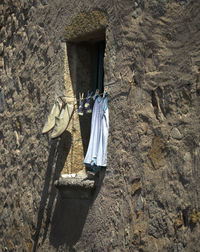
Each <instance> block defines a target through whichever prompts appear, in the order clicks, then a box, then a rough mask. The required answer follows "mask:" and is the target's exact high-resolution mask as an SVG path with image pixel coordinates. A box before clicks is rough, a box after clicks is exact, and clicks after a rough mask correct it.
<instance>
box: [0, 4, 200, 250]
mask: <svg viewBox="0 0 200 252" xmlns="http://www.w3.org/2000/svg"><path fill="white" fill-rule="evenodd" d="M96 10H100V11H102V12H103V13H105V15H106V20H107V21H106V22H107V24H106V51H105V61H104V66H105V74H104V78H105V81H106V82H110V81H112V80H113V81H114V84H112V85H110V86H109V109H110V134H109V144H108V167H107V169H106V170H103V171H102V172H101V173H100V174H99V178H98V181H97V184H96V190H95V193H94V195H93V198H92V199H91V200H86V199H85V200H79V199H62V198H60V196H59V194H58V191H57V189H56V188H55V186H54V182H55V181H56V180H58V179H59V176H60V173H61V171H62V169H63V165H64V160H63V159H61V156H62V155H63V144H64V142H63V141H64V138H63V137H61V138H60V139H57V140H50V138H49V136H48V135H42V134H41V130H42V127H43V124H44V121H45V118H46V117H47V115H48V112H49V111H50V109H51V106H52V104H53V102H54V99H55V95H58V94H63V93H65V91H66V83H65V77H64V75H65V66H64V64H63V62H64V60H65V59H64V57H65V54H64V53H63V46H62V45H63V44H62V43H63V41H64V40H65V36H66V28H67V27H69V26H70V25H71V24H72V23H73V20H74V19H75V18H76V17H77V16H78V15H80V13H90V12H92V11H96ZM199 12H200V2H199V1H192V0H191V1H189V0H187V1H186V0H180V1H179V0H162V1H155V0H140V1H139V0H117V1H111V0H102V1H97V0H85V1H81V0H71V1H68V0H66V1H63V0H51V1H47V0H15V1H12V0H2V1H1V2H0V92H1V93H0V94H1V95H0V109H1V111H0V153H1V155H0V168H1V169H0V181H1V183H0V202H1V204H0V212H1V217H0V251H19V252H21V251H48V252H54V251H55V252H57V251H70V252H71V251H78V252H80V251H87V252H89V251H91V252H92V251H100V252H101V251H116V252H117V251H134V252H139V251H140V252H142V251H144V252H150V251H174V252H182V251H184V252H191V251H195V252H198V251H199V247H200V239H199V237H200V229H199V225H200V223H199V221H198V218H197V217H198V212H199V211H200V205H199V204H200V183H199V181H200V172H199V164H200V146H199V143H200V131H199V125H200V99H199V98H200V43H199V41H200V19H199ZM75 20H76V19H75ZM2 94H4V95H3V96H2ZM2 97H3V99H2ZM2 101H3V102H2ZM2 104H3V106H2ZM65 154H66V153H65ZM62 157H63V156H62ZM193 209H196V212H195V211H193ZM192 213H193V215H192ZM195 214H196V217H195Z"/></svg>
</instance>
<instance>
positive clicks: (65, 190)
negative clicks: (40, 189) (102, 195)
mask: <svg viewBox="0 0 200 252" xmlns="http://www.w3.org/2000/svg"><path fill="white" fill-rule="evenodd" d="M54 185H55V187H56V188H57V189H58V190H59V192H60V195H61V197H62V198H67V199H89V198H91V197H92V195H93V192H94V189H95V181H94V180H89V179H87V180H83V179H81V178H59V179H58V180H56V181H55V183H54Z"/></svg>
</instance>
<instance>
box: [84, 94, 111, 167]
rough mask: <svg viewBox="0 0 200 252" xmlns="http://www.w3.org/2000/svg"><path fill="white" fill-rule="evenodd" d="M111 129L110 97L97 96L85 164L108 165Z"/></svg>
mask: <svg viewBox="0 0 200 252" xmlns="http://www.w3.org/2000/svg"><path fill="white" fill-rule="evenodd" d="M108 131H109V113H108V97H107V96H106V97H104V98H103V97H101V96H99V97H97V98H96V100H95V103H94V107H93V111H92V122H91V132H90V141H89V146H88V150H87V153H86V156H85V160H84V164H85V165H97V166H106V165H107V143H108Z"/></svg>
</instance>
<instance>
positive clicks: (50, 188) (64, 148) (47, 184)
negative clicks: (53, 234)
mask: <svg viewBox="0 0 200 252" xmlns="http://www.w3.org/2000/svg"><path fill="white" fill-rule="evenodd" d="M71 143H72V136H71V134H70V133H69V132H68V131H65V132H64V133H63V134H62V136H61V138H60V140H58V139H55V140H52V142H51V148H50V152H49V157H48V165H47V170H46V174H45V180H44V187H43V191H42V196H41V201H40V207H39V211H38V216H37V226H36V231H35V234H34V235H33V237H32V238H33V240H34V246H33V252H35V251H36V249H37V245H38V240H39V236H40V231H41V228H42V223H45V227H44V234H43V239H42V240H43V242H44V240H45V238H46V235H47V232H48V227H49V223H50V219H51V215H52V209H53V204H54V201H55V198H56V194H57V192H56V188H55V186H54V181H55V180H56V179H58V178H59V176H60V172H61V171H62V169H63V166H64V164H65V161H66V158H67V156H68V153H69V150H70V147H71ZM56 156H57V159H56V165H55V168H54V165H53V164H54V160H55V158H56ZM47 202H48V203H47ZM45 211H46V220H45V222H44V218H45Z"/></svg>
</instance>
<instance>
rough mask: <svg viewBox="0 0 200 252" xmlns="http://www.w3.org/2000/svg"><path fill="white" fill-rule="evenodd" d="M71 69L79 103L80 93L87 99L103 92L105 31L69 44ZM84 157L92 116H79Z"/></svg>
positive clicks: (87, 35)
mask: <svg viewBox="0 0 200 252" xmlns="http://www.w3.org/2000/svg"><path fill="white" fill-rule="evenodd" d="M67 50H68V61H69V69H70V75H71V80H72V88H73V92H74V96H75V97H76V98H77V99H78V105H80V102H79V93H84V97H86V95H87V93H88V91H90V92H91V91H93V93H95V90H96V89H99V91H100V92H103V90H104V88H103V77H104V70H103V69H104V68H103V58H104V51H105V30H98V31H95V32H93V33H89V34H85V35H83V36H80V37H79V38H77V39H76V40H74V41H70V42H68V43H67ZM79 122H80V128H81V137H82V141H83V148H84V155H85V154H86V151H87V147H88V143H89V137H90V125H91V114H87V113H84V116H79Z"/></svg>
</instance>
